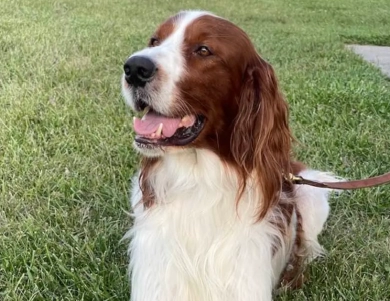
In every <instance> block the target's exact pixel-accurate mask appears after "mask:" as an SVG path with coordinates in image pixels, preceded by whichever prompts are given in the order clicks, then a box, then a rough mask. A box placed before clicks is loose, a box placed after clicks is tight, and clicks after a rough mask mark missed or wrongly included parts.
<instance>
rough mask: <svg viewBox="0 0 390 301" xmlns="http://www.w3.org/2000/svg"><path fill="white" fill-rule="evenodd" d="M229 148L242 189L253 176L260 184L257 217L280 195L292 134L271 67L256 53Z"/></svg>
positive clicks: (246, 72)
mask: <svg viewBox="0 0 390 301" xmlns="http://www.w3.org/2000/svg"><path fill="white" fill-rule="evenodd" d="M238 101H239V103H238V107H239V114H238V116H237V119H236V121H235V126H234V132H233V135H232V141H231V149H232V152H233V156H234V159H235V161H236V163H237V165H238V166H240V167H241V174H242V177H243V182H242V183H243V184H242V189H241V194H242V193H243V191H244V190H245V186H246V181H247V179H248V178H251V177H254V179H255V181H257V182H258V185H259V187H260V188H261V193H262V198H263V199H262V200H259V201H260V204H259V206H260V211H259V215H258V218H259V219H261V218H263V217H264V216H265V214H266V213H267V211H268V210H269V208H270V207H272V206H273V205H274V204H275V203H276V202H277V201H278V198H279V194H280V192H281V190H282V184H283V174H285V173H288V172H290V155H291V154H290V151H291V141H292V137H291V134H290V130H289V126H288V106H287V103H286V102H285V100H284V98H283V96H282V94H281V92H280V91H279V88H278V83H277V80H276V77H275V74H274V71H273V69H272V67H271V66H270V65H269V64H268V63H267V62H266V61H264V60H263V59H261V58H260V57H259V56H256V58H254V59H253V61H252V62H251V63H250V64H249V65H248V67H247V69H246V71H245V75H244V78H243V84H242V89H241V95H240V98H239V99H238Z"/></svg>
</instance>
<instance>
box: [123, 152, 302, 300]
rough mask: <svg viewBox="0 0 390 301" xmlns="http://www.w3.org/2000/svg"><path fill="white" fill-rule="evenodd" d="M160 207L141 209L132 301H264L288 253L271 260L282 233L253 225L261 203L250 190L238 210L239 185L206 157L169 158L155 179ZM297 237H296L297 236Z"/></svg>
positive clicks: (136, 193)
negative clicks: (276, 240) (276, 239)
mask: <svg viewBox="0 0 390 301" xmlns="http://www.w3.org/2000/svg"><path fill="white" fill-rule="evenodd" d="M150 181H151V185H152V186H153V188H154V191H155V194H156V204H155V205H154V206H153V207H152V208H149V209H147V210H145V211H144V210H143V209H142V206H135V205H136V203H137V202H138V201H139V200H140V198H141V193H140V190H139V185H138V181H135V182H134V187H133V193H132V205H133V208H134V215H135V221H134V226H133V228H132V229H131V230H130V231H129V233H128V234H127V236H128V237H130V238H131V243H130V247H129V252H130V254H131V260H130V270H131V274H132V276H131V279H132V297H131V300H133V301H174V300H178V301H179V300H180V301H209V300H210V301H263V300H268V301H269V300H271V299H272V288H273V286H274V284H275V282H276V281H277V280H278V278H279V275H280V273H281V271H282V269H283V267H284V265H285V263H286V259H287V257H288V253H289V251H288V250H286V249H289V247H287V248H281V249H280V250H281V251H280V252H279V254H276V256H273V254H272V246H273V244H274V243H275V238H276V237H279V238H280V237H281V234H280V232H279V231H278V230H277V229H275V227H273V226H272V224H271V223H270V222H268V221H267V220H263V221H261V222H255V214H256V212H257V206H259V204H260V202H261V195H260V194H259V192H258V191H257V189H253V188H251V187H250V185H248V189H247V191H246V192H245V193H244V195H243V198H242V199H241V201H240V203H239V205H238V207H237V206H236V195H237V189H238V185H237V179H236V177H235V175H234V173H233V172H232V171H229V169H228V168H227V167H226V166H225V165H224V164H223V163H222V162H221V161H220V160H219V158H218V157H217V156H216V155H214V154H213V153H211V152H209V151H206V150H201V151H199V150H197V151H188V152H182V153H176V154H172V155H167V156H165V157H164V158H163V160H162V162H160V163H159V166H158V167H157V168H156V170H155V172H154V173H153V175H152V178H151V179H150ZM294 235H295V234H294Z"/></svg>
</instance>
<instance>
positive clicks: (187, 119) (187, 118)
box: [180, 115, 194, 127]
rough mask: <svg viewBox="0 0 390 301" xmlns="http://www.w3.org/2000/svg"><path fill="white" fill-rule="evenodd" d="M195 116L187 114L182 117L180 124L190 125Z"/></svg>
mask: <svg viewBox="0 0 390 301" xmlns="http://www.w3.org/2000/svg"><path fill="white" fill-rule="evenodd" d="M193 119H194V117H193V116H189V115H186V116H184V117H183V118H182V119H181V122H180V126H182V127H183V126H184V127H189V126H191V125H192V124H193V123H194V120H193Z"/></svg>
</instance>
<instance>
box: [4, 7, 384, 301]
mask: <svg viewBox="0 0 390 301" xmlns="http://www.w3.org/2000/svg"><path fill="white" fill-rule="evenodd" d="M190 8H201V9H206V10H210V11H213V12H215V13H217V14H219V15H222V16H224V17H226V18H228V19H230V20H232V21H233V22H235V23H237V24H238V25H240V26H241V27H242V28H244V29H245V30H246V31H247V32H248V33H249V35H250V36H251V37H252V39H253V41H254V43H255V44H256V47H257V49H258V50H259V51H260V53H261V54H262V55H263V57H265V58H266V59H267V60H269V61H270V62H271V63H272V64H273V66H274V67H275V69H276V72H277V74H278V77H279V78H280V82H281V86H282V89H283V91H284V92H285V95H286V97H287V99H288V101H289V103H290V107H291V122H292V128H293V130H294V134H295V136H296V137H297V140H298V141H299V143H297V145H296V154H297V157H298V158H299V159H300V160H303V161H305V162H307V163H309V164H310V165H311V166H313V167H315V168H320V169H324V170H330V171H333V172H335V173H337V174H338V175H341V176H343V177H348V178H360V177H366V176H371V175H377V174H381V173H383V172H386V171H388V170H390V152H389V149H390V81H389V80H388V79H386V78H385V77H384V76H383V75H381V73H380V72H379V71H378V70H377V69H376V68H375V67H372V66H371V65H369V64H367V63H365V62H363V61H362V60H361V59H360V58H359V57H357V56H355V55H353V54H352V53H350V52H348V51H347V50H345V48H344V44H346V43H371V44H376V45H390V31H389V29H390V17H389V16H390V2H389V0H377V1H375V3H373V2H371V1H366V0H328V1H324V0H299V1H298V0H297V1H287V0H261V1H259V0H240V1H235V0H224V1H222V0H219V1H204V0H200V1H189V0H179V1H162V0H161V1H149V0H148V1H146V0H145V1H135V0H127V1H125V0H112V1H104V0H87V1H80V0H79V1H76V0H62V1H45V0H1V2H0V108H1V109H0V141H1V143H0V185H1V189H0V233H1V234H0V300H4V301H11V300H12V301H19V300H20V301H21V300H23V301H27V300H73V301H76V300H77V301H80V300H127V299H128V298H129V289H128V278H127V276H126V262H127V258H126V244H125V243H121V242H120V239H121V238H122V236H123V234H124V233H125V231H126V229H127V228H128V227H129V226H130V225H131V220H130V219H129V218H128V216H127V211H128V210H130V208H129V205H128V201H127V196H128V188H129V178H130V177H131V175H132V174H133V172H134V170H135V168H136V166H137V160H138V158H137V157H136V155H135V153H134V151H133V150H132V147H131V143H132V122H131V118H130V117H131V112H129V110H128V109H127V108H126V107H125V105H124V102H123V100H122V98H121V96H120V85H119V79H120V76H121V73H122V63H123V61H124V60H125V58H126V57H127V56H128V55H129V54H130V53H131V52H133V51H134V50H136V49H139V48H141V47H143V46H144V45H145V44H146V41H147V39H148V37H149V35H150V34H151V32H152V30H153V29H154V28H155V26H156V25H157V24H159V23H160V22H161V21H162V20H164V19H165V18H166V17H168V16H170V15H171V14H174V13H175V12H177V11H178V10H181V9H190ZM331 207H332V215H331V217H330V219H329V222H328V225H327V229H326V231H325V232H324V234H323V235H322V236H321V238H320V240H321V242H322V243H323V244H324V245H325V247H326V248H327V250H328V254H327V256H326V257H325V258H322V259H320V260H317V261H316V262H315V263H314V264H312V265H311V266H310V270H309V276H310V277H309V280H308V282H307V284H306V285H305V287H304V288H303V289H302V290H298V291H294V292H282V293H281V294H280V295H279V296H278V297H277V298H276V299H277V300H279V301H281V300H314V301H320V300H327V301H329V300H373V301H374V300H375V301H378V300H389V299H390V233H389V232H390V186H387V187H385V186H383V187H380V188H374V189H367V190H361V191H356V192H347V193H344V194H343V195H341V196H340V197H338V198H332V200H331ZM200 301H201V300H200Z"/></svg>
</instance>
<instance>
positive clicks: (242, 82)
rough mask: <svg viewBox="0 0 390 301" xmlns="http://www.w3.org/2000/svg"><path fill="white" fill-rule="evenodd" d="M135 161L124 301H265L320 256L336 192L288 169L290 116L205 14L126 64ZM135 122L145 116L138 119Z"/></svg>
mask: <svg viewBox="0 0 390 301" xmlns="http://www.w3.org/2000/svg"><path fill="white" fill-rule="evenodd" d="M121 84H122V94H123V96H124V99H125V101H126V103H127V104H128V105H129V106H130V107H131V108H132V109H133V110H134V111H135V112H138V113H139V116H141V115H143V117H142V118H141V119H140V118H138V117H134V132H135V140H134V147H135V149H136V150H137V151H138V152H139V153H140V154H141V156H142V162H141V167H140V170H139V172H138V173H137V174H136V175H135V177H134V179H133V186H132V192H131V206H132V208H133V212H134V213H133V215H134V224H133V226H132V228H131V229H130V230H129V231H128V233H127V234H126V235H125V237H126V238H129V239H130V241H131V242H130V245H129V255H130V263H129V270H130V275H131V276H130V277H131V300H132V301H173V300H180V301H208V300H210V301H268V300H272V296H273V291H274V290H275V288H278V287H279V285H280V284H283V285H286V286H291V287H299V286H300V285H301V284H302V281H303V280H304V279H303V271H304V267H305V265H306V264H307V263H308V262H310V261H311V260H312V259H314V258H315V257H317V256H319V255H321V254H322V252H323V249H322V247H321V246H320V244H319V243H318V240H317V236H318V235H319V234H320V232H321V231H322V229H323V227H324V224H325V222H326V219H327V217H328V214H329V205H328V197H329V194H330V192H331V191H330V190H328V189H319V188H315V187H309V186H300V187H298V186H297V185H294V184H293V183H292V182H291V181H290V180H289V178H288V176H287V175H288V174H290V173H291V174H295V175H300V176H303V177H305V178H307V179H312V180H316V181H336V180H337V179H336V178H335V177H334V176H333V175H331V174H329V173H326V172H321V171H317V170H312V169H309V168H308V167H306V166H305V165H304V164H302V163H300V162H297V161H294V159H293V158H292V151H291V144H292V141H293V138H292V134H291V131H290V129H289V124H288V105H287V103H286V101H285V100H284V97H283V95H282V93H281V91H280V89H279V87H278V82H277V79H276V77H275V74H274V71H273V68H272V67H271V65H270V64H269V63H267V62H266V61H265V60H264V59H262V58H261V57H260V55H259V54H258V53H257V51H256V49H255V47H254V45H253V44H252V43H251V41H250V39H249V37H248V36H247V34H246V33H245V32H244V31H243V30H242V29H240V28H239V27H237V26H236V25H234V24H233V23H231V22H229V21H228V20H226V19H223V18H220V17H218V16H216V15H214V14H212V13H209V12H204V11H183V12H180V13H178V14H176V15H175V16H173V17H170V18H169V19H168V20H166V21H165V22H164V23H162V24H161V25H160V26H159V27H158V28H157V30H156V31H155V33H154V34H153V35H152V36H151V38H150V40H149V43H148V46H147V47H146V48H145V49H143V50H140V51H138V52H136V53H134V54H132V55H131V56H130V57H129V58H128V59H127V60H126V62H125V64H124V74H123V77H122V81H121ZM141 112H143V113H141Z"/></svg>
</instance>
